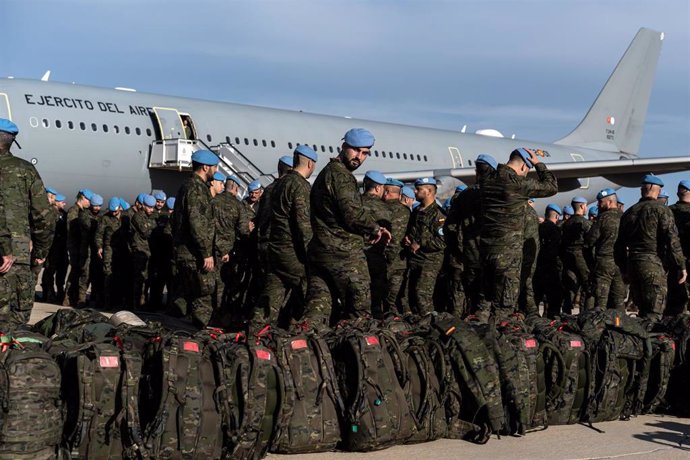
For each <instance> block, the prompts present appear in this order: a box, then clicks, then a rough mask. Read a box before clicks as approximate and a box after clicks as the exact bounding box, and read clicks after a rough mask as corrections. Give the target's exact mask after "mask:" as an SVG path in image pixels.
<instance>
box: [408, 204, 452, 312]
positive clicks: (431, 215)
mask: <svg viewBox="0 0 690 460" xmlns="http://www.w3.org/2000/svg"><path fill="white" fill-rule="evenodd" d="M445 221H446V215H445V214H444V213H443V210H442V209H441V207H440V206H439V205H438V203H437V202H436V201H433V202H432V203H431V204H430V205H429V206H427V207H426V208H422V206H421V205H420V206H418V207H417V208H416V209H415V210H414V211H412V215H411V216H410V222H409V223H408V225H407V236H408V237H409V239H410V240H412V241H414V242H416V243H418V244H419V249H418V250H417V252H415V253H412V251H410V250H409V249H408V255H407V298H408V301H409V306H410V309H411V310H412V312H413V313H415V314H418V315H424V314H427V313H431V312H432V311H433V310H434V305H433V295H434V288H435V286H436V279H437V278H438V275H439V273H440V272H441V266H442V265H443V253H444V250H445V248H446V241H445V239H444V237H443V224H444V222H445Z"/></svg>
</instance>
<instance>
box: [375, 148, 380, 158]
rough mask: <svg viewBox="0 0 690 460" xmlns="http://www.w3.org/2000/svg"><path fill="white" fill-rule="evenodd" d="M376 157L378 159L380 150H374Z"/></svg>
mask: <svg viewBox="0 0 690 460" xmlns="http://www.w3.org/2000/svg"><path fill="white" fill-rule="evenodd" d="M374 156H375V157H376V158H378V157H379V151H378V150H374Z"/></svg>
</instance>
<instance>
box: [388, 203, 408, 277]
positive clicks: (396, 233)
mask: <svg viewBox="0 0 690 460" xmlns="http://www.w3.org/2000/svg"><path fill="white" fill-rule="evenodd" d="M384 203H385V204H386V206H388V209H389V211H390V216H391V240H390V242H389V243H388V246H386V249H385V250H384V254H385V256H386V263H388V266H389V267H395V268H405V251H404V249H403V246H402V241H403V238H405V233H407V224H408V223H409V222H410V210H409V208H408V207H407V206H405V205H404V204H402V203H401V202H400V200H388V201H384Z"/></svg>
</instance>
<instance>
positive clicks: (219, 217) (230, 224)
mask: <svg viewBox="0 0 690 460" xmlns="http://www.w3.org/2000/svg"><path fill="white" fill-rule="evenodd" d="M211 206H212V207H213V218H214V220H215V225H216V238H215V241H214V252H215V255H216V257H223V256H224V255H226V254H231V253H232V250H233V248H234V247H235V241H236V240H237V238H238V236H239V232H240V223H241V219H242V209H241V206H242V205H241V204H240V202H239V201H238V200H237V198H235V196H234V195H233V194H232V193H227V192H225V193H221V194H220V195H216V196H215V197H214V198H213V199H212V200H211Z"/></svg>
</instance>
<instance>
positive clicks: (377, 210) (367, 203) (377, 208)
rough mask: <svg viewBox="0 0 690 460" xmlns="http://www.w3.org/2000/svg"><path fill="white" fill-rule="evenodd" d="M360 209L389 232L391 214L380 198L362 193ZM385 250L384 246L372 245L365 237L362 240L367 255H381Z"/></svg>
mask: <svg viewBox="0 0 690 460" xmlns="http://www.w3.org/2000/svg"><path fill="white" fill-rule="evenodd" d="M362 207H363V208H364V209H365V210H367V211H368V212H369V213H370V214H371V216H372V217H373V218H374V220H376V223H377V224H379V225H380V226H381V227H384V228H386V229H388V230H389V231H390V229H391V213H390V210H389V209H388V206H386V203H384V201H383V199H382V198H379V197H377V196H374V195H371V194H369V193H364V194H363V195H362ZM385 249H386V245H384V244H382V243H380V242H379V243H376V244H373V245H372V244H370V243H369V240H368V239H367V238H366V237H365V238H364V250H365V251H366V252H367V253H370V254H379V255H383V253H384V251H385Z"/></svg>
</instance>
